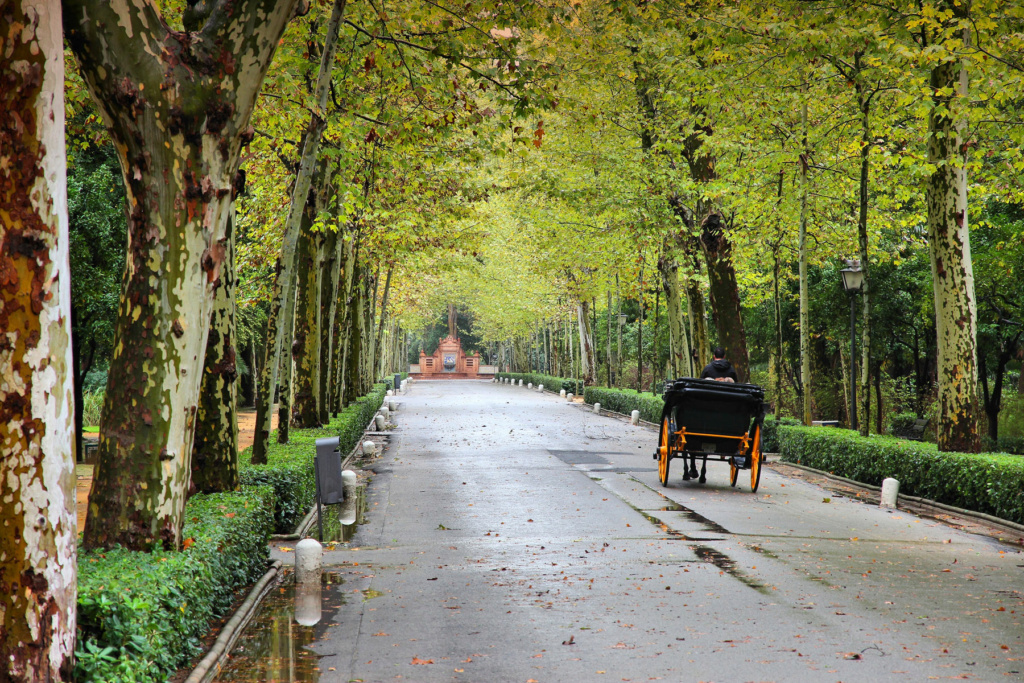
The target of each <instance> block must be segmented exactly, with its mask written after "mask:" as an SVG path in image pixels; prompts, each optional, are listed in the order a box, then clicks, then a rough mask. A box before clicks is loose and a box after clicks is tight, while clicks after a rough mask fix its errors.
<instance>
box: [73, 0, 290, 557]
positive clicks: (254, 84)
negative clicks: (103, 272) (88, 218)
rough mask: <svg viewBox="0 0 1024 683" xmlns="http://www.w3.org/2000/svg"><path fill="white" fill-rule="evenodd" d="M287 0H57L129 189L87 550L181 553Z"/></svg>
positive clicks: (89, 517)
mask: <svg viewBox="0 0 1024 683" xmlns="http://www.w3.org/2000/svg"><path fill="white" fill-rule="evenodd" d="M295 5H296V1H295V0H285V1H283V2H271V1H270V0H219V1H215V0H211V1H210V2H207V3H202V4H198V5H196V7H197V8H198V9H195V8H190V10H188V11H186V14H185V17H184V22H185V29H186V30H185V31H173V30H171V29H170V28H169V27H168V26H167V24H166V23H165V22H164V20H163V18H162V17H161V16H160V14H159V12H158V10H157V9H156V6H155V5H154V4H152V3H133V2H127V1H126V0H117V1H115V2H110V3H96V2H92V1H91V0H67V1H66V2H64V28H65V31H64V34H65V37H66V38H67V41H68V44H69V45H70V47H71V49H72V51H73V52H74V53H75V56H76V57H77V58H78V61H79V65H80V70H81V73H82V77H83V79H84V80H85V83H86V85H87V86H88V88H89V92H90V93H91V94H92V97H93V99H94V100H95V102H96V106H97V107H98V108H99V109H100V111H101V112H102V113H103V118H104V122H105V123H106V125H107V128H108V130H109V132H110V134H111V137H112V138H113V140H114V146H115V148H116V149H117V151H118V156H119V157H120V162H121V168H122V169H123V171H124V177H125V184H126V190H127V198H128V207H129V213H130V217H129V221H128V259H127V266H126V271H125V275H124V278H123V280H122V282H123V285H122V291H121V304H120V306H119V309H118V314H117V323H116V326H115V333H114V353H113V355H112V357H111V360H110V370H109V373H108V381H107V395H106V400H105V402H104V406H103V418H102V420H101V421H100V448H99V463H98V465H97V467H96V470H95V472H94V479H93V489H92V495H91V499H90V506H89V513H88V518H87V520H86V526H85V539H84V543H85V547H87V548H97V547H103V548H107V547H111V546H114V545H118V544H119V545H122V546H124V547H126V548H129V549H150V548H154V547H157V546H163V547H165V548H177V547H178V546H179V545H180V542H181V525H182V512H183V511H184V506H185V496H186V492H187V487H188V482H189V477H190V474H191V459H192V439H193V431H194V429H193V427H194V420H195V413H196V409H197V403H198V401H199V390H200V382H201V379H202V374H203V373H202V366H203V362H202V361H203V354H204V353H205V350H206V338H207V336H208V332H209V320H210V313H211V311H212V308H213V294H214V283H215V282H216V281H217V279H218V278H219V277H220V275H221V269H222V267H223V264H224V258H225V254H226V252H227V248H226V245H225V239H224V231H225V224H226V219H227V216H228V213H229V212H230V209H231V203H232V200H233V196H234V194H235V192H236V191H237V189H238V188H237V187H236V186H235V184H236V176H237V171H238V164H239V159H240V156H241V150H242V147H243V146H244V145H245V144H246V143H247V142H248V141H249V140H250V139H251V137H252V129H251V127H250V126H249V118H250V115H251V113H252V109H253V104H254V102H255V99H256V95H257V93H258V92H259V89H260V85H261V84H262V82H263V77H264V75H265V74H266V70H267V68H268V67H269V65H270V61H271V58H272V57H273V53H274V49H275V48H276V47H277V45H278V39H279V38H280V37H281V35H282V33H283V31H284V28H285V25H286V24H287V22H288V19H289V18H290V17H291V14H292V10H293V9H294V7H295Z"/></svg>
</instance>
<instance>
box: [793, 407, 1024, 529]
mask: <svg viewBox="0 0 1024 683" xmlns="http://www.w3.org/2000/svg"><path fill="white" fill-rule="evenodd" d="M778 434H779V437H778V438H779V453H780V454H781V455H782V459H783V460H784V461H788V462H795V463H799V464H801V465H807V466H809V467H814V468H815V469H819V470H824V471H826V472H831V473H833V474H838V475H840V476H843V477H847V478H848V479H854V480H856V481H860V482H864V483H867V484H874V485H876V486H880V485H881V484H882V480H883V479H885V478H886V477H893V478H895V479H897V480H899V482H900V492H901V493H906V494H909V495H912V496H920V497H923V498H930V499H931V500H935V501H938V502H940V503H946V504H947V505H955V506H957V507H961V508H965V509H968V510H974V511H976V512H984V513H987V514H990V515H995V516H996V517H1000V518H1002V519H1007V520H1010V521H1013V522H1017V523H1021V524H1024V458H1021V457H1020V456H1016V455H1007V454H998V455H996V454H988V453H984V454H969V453H941V452H939V450H938V449H937V448H936V447H935V445H934V444H929V443H921V442H918V441H906V440H903V439H897V438H894V437H890V436H869V437H862V436H860V435H858V434H857V433H856V432H852V431H849V430H845V429H827V428H822V427H794V426H780V427H779V429H778Z"/></svg>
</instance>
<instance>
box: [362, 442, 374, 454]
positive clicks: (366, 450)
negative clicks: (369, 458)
mask: <svg viewBox="0 0 1024 683" xmlns="http://www.w3.org/2000/svg"><path fill="white" fill-rule="evenodd" d="M376 453H377V444H375V443H373V442H372V441H364V442H363V455H374V454H376Z"/></svg>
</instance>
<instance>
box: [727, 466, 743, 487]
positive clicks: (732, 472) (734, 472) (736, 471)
mask: <svg viewBox="0 0 1024 683" xmlns="http://www.w3.org/2000/svg"><path fill="white" fill-rule="evenodd" d="M739 476H740V468H739V467H736V465H735V464H733V462H732V460H730V461H729V484H730V485H731V486H735V485H736V480H737V479H738V478H739Z"/></svg>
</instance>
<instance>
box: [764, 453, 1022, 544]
mask: <svg viewBox="0 0 1024 683" xmlns="http://www.w3.org/2000/svg"><path fill="white" fill-rule="evenodd" d="M780 462H781V464H783V465H789V466H790V467H796V468H797V469H801V470H805V471H807V472H813V473H814V474H818V475H821V476H823V477H825V478H826V479H833V480H835V481H841V482H843V483H844V484H849V485H850V486H856V487H859V488H862V489H868V490H869V491H875V492H881V490H882V487H881V486H875V485H873V484H865V483H864V482H860V481H856V480H854V479H847V478H846V477H841V476H839V475H838V474H832V473H831V472H824V471H822V470H818V469H814V468H813V467H808V466H807V465H800V464H797V463H795V462H787V461H785V460H782V461H780ZM899 500H909V501H910V502H912V503H917V504H918V505H928V506H931V507H934V508H937V509H939V510H943V511H945V512H951V513H953V514H955V515H960V516H962V517H967V518H968V519H974V520H978V521H983V522H988V523H990V524H995V525H997V526H1002V527H1006V528H1007V529H1010V530H1012V531H1018V532H1024V524H1017V523H1016V522H1011V521H1010V520H1008V519H1002V518H1001V517H995V516H993V515H989V514H985V513H984V512H975V511H974V510H965V509H963V508H958V507H956V506H954V505H946V504H945V503H940V502H938V501H935V500H931V499H930V498H919V497H917V496H909V495H907V494H905V493H901V494H900V495H899Z"/></svg>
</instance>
